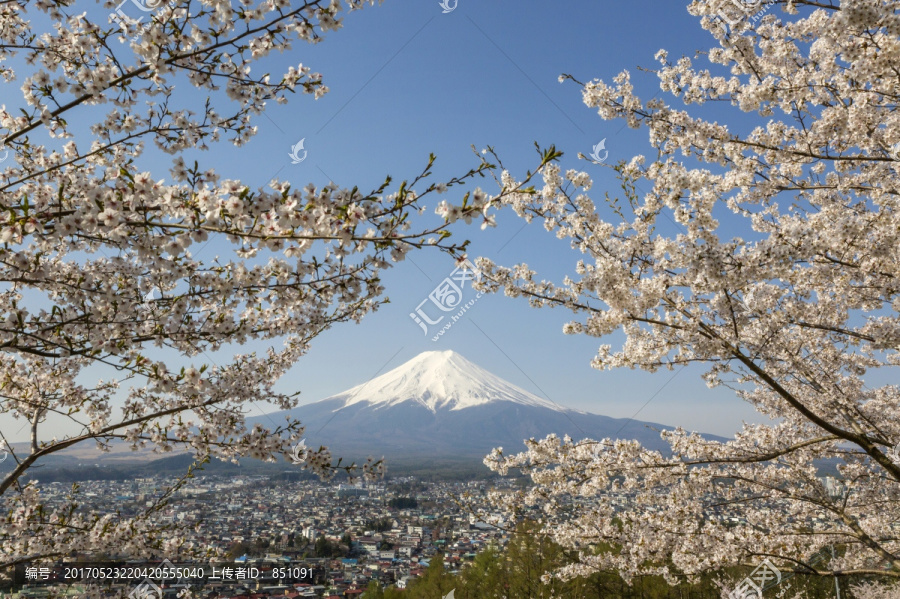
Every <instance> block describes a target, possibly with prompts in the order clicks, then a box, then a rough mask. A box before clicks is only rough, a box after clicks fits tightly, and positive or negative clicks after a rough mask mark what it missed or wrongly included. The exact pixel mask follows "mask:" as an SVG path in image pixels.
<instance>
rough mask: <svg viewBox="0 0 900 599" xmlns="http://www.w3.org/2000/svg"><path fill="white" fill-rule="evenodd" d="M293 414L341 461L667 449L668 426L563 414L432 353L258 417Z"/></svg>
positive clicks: (466, 364)
mask: <svg viewBox="0 0 900 599" xmlns="http://www.w3.org/2000/svg"><path fill="white" fill-rule="evenodd" d="M285 414H289V415H290V416H291V417H293V418H297V419H299V420H300V421H301V422H302V423H303V424H304V425H305V426H306V440H307V445H310V446H318V445H326V446H328V447H329V448H330V449H331V450H332V453H333V454H334V455H340V456H344V457H347V458H352V459H358V458H359V457H364V456H366V455H369V454H371V455H377V456H381V455H385V456H416V455H418V456H423V457H424V456H429V457H435V456H454V457H463V456H467V457H483V456H484V455H486V454H487V453H489V452H490V451H491V449H493V448H494V447H503V448H504V451H506V452H507V453H509V452H517V451H521V450H522V449H524V445H523V441H524V440H525V439H527V438H530V437H534V438H538V439H539V438H543V437H545V436H547V435H548V434H550V433H556V434H557V435H559V436H560V437H561V436H563V435H566V434H568V435H570V436H572V437H573V438H575V439H581V438H584V437H591V438H595V439H600V438H604V437H616V438H633V439H638V440H640V441H641V442H642V443H644V444H645V445H646V446H647V447H650V448H654V449H661V450H662V449H665V448H666V446H665V444H663V443H662V442H661V441H660V439H659V433H658V432H656V431H654V430H651V428H649V427H653V428H656V429H660V428H663V425H659V424H653V423H647V422H640V421H634V420H628V419H618V418H609V417H607V416H600V415H597V414H589V413H586V412H580V411H577V410H570V409H565V408H562V407H560V406H558V405H556V404H555V403H553V402H551V401H548V400H545V399H542V398H540V397H538V396H536V395H534V394H532V393H529V392H527V391H525V390H523V389H521V388H519V387H516V386H515V385H513V384H511V383H509V382H507V381H504V380H503V379H501V378H500V377H497V376H496V375H494V374H491V373H490V372H488V371H486V370H484V369H483V368H481V367H479V366H477V365H475V364H473V363H472V362H470V361H468V360H466V359H465V358H463V357H462V356H460V355H459V354H457V353H455V352H452V351H442V352H425V353H422V354H420V355H418V356H416V357H415V358H413V359H412V360H410V361H409V362H406V363H405V364H403V365H401V366H399V367H398V368H395V369H394V370H391V371H390V372H388V373H386V374H383V375H381V376H379V377H376V378H374V379H372V380H371V381H369V382H367V383H364V384H362V385H358V386H356V387H353V388H351V389H348V390H347V391H345V392H343V393H339V394H337V395H334V396H332V397H329V398H326V399H323V400H321V401H318V402H315V403H311V404H307V405H304V406H300V407H298V408H295V409H294V410H290V411H289V412H280V413H277V414H273V415H270V416H269V417H256V418H252V419H249V420H250V421H251V422H260V423H262V424H265V423H266V422H267V421H268V420H269V418H271V420H273V421H276V422H277V421H282V420H284V415H285Z"/></svg>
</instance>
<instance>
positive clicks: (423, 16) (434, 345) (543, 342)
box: [12, 0, 759, 441]
mask: <svg viewBox="0 0 900 599" xmlns="http://www.w3.org/2000/svg"><path fill="white" fill-rule="evenodd" d="M686 5H687V1H686V0H678V1H673V2H660V1H658V0H656V1H653V2H650V1H645V0H639V1H632V2H620V3H613V2H605V1H600V2H598V1H586V0H575V1H570V2H562V3H558V4H550V5H548V4H547V3H545V2H540V3H539V2H536V1H534V0H526V1H523V2H517V3H511V2H498V1H495V0H479V1H477V2H476V1H475V0H459V2H458V4H457V5H456V8H455V9H454V10H453V11H452V12H450V13H447V14H444V13H443V12H442V8H441V6H440V5H439V2H438V0H415V1H413V0H387V1H386V2H384V4H383V5H381V6H375V7H367V8H366V9H364V10H361V11H358V12H354V13H351V14H348V15H345V21H344V27H343V29H341V30H339V31H337V32H331V33H329V34H328V35H327V36H326V38H325V40H324V41H323V42H322V43H320V44H318V45H306V44H295V47H294V48H293V50H292V51H290V52H287V53H284V54H282V55H276V56H273V57H270V58H269V59H267V61H266V63H265V64H262V65H260V67H259V68H260V69H261V70H262V71H263V72H265V70H268V71H269V72H272V73H281V72H283V71H284V70H286V68H287V67H288V66H289V65H296V64H297V63H299V62H302V63H303V64H304V65H307V66H310V67H311V68H312V70H313V71H318V72H321V73H323V75H324V82H325V84H326V85H328V86H329V88H330V90H331V91H330V93H328V94H326V95H325V96H324V97H323V98H321V99H319V100H318V101H316V100H313V98H312V97H311V96H308V95H297V96H293V97H292V98H291V99H290V102H289V103H288V104H287V105H277V104H274V103H273V104H272V105H270V106H269V109H268V110H267V111H266V114H265V115H264V116H261V117H258V118H257V120H256V122H255V124H256V125H257V126H258V127H259V133H258V135H257V136H256V137H255V138H254V139H253V140H252V141H251V142H250V143H249V144H248V145H246V146H244V147H242V148H235V147H233V146H230V145H229V144H227V143H221V144H219V145H217V146H214V147H213V148H211V150H210V151H209V152H205V153H200V154H199V155H197V156H196V157H197V158H198V159H199V160H200V162H201V165H202V166H204V167H205V168H209V167H215V168H216V169H217V170H218V171H219V173H220V174H222V175H223V176H225V177H227V178H233V179H240V180H243V181H244V182H246V183H247V184H249V185H250V186H251V187H257V186H262V185H265V184H266V183H267V182H268V181H270V180H271V179H272V178H273V177H277V178H278V179H282V180H288V181H291V182H292V184H293V185H294V186H299V187H302V186H304V185H306V184H307V183H309V182H313V183H315V184H316V185H319V186H321V185H324V184H326V183H328V182H330V181H334V182H336V183H337V184H339V185H340V186H342V187H352V186H354V185H357V186H359V187H360V188H361V189H364V190H365V189H372V188H375V187H377V186H378V185H379V184H380V183H381V182H382V181H383V179H384V177H385V175H387V174H390V175H392V176H393V177H394V179H395V181H397V182H399V181H400V180H402V179H405V178H412V177H414V176H415V175H416V174H418V173H419V172H420V171H421V169H422V168H423V167H424V165H425V164H426V163H427V159H428V155H429V153H434V154H436V155H437V163H436V167H435V168H434V173H435V180H446V179H448V178H450V177H452V176H455V175H461V174H463V173H465V172H466V171H467V170H468V169H469V168H472V167H473V166H475V165H476V159H475V157H474V156H473V155H472V151H471V146H472V145H474V146H475V147H476V148H478V149H481V148H484V147H486V146H488V145H491V146H493V147H494V148H495V149H496V150H497V152H498V153H499V155H500V156H501V158H502V159H503V161H504V164H505V165H506V166H507V167H508V168H509V169H510V170H511V171H512V172H513V174H514V175H517V176H520V177H521V176H522V175H524V173H525V171H526V170H527V169H533V168H534V167H535V165H536V163H537V155H536V153H535V150H534V142H538V143H539V144H540V145H541V146H545V147H546V146H549V145H550V144H555V145H556V146H557V147H558V148H559V149H560V150H562V151H563V152H565V156H564V157H563V159H562V166H563V168H577V169H584V170H587V171H588V172H589V173H591V175H592V176H593V178H594V188H593V190H592V192H591V195H592V197H595V198H602V196H603V194H604V192H605V191H607V190H609V191H610V192H611V193H613V194H614V193H616V192H617V191H618V187H619V182H618V181H617V180H616V179H615V177H614V176H612V173H611V171H610V169H608V168H605V167H603V166H599V165H594V164H591V163H589V162H586V161H581V160H578V158H577V157H576V156H577V154H578V153H579V152H582V153H584V154H588V153H590V151H591V148H592V146H593V145H594V144H596V143H598V142H599V141H600V140H601V139H605V140H606V149H607V150H608V151H609V157H608V159H607V163H614V162H616V161H618V160H627V159H630V158H631V157H632V156H633V155H636V154H646V155H653V150H652V148H650V146H649V143H648V141H647V132H646V131H645V130H630V129H627V128H626V127H625V126H624V123H622V122H619V121H603V120H602V119H600V118H599V116H597V114H596V112H595V110H593V109H590V108H588V107H586V106H585V105H584V104H583V103H582V99H581V92H580V88H579V87H578V86H577V85H575V84H573V83H571V82H568V83H565V84H560V83H559V82H558V80H557V79H558V77H559V75H560V74H561V73H570V74H572V75H573V76H575V77H576V78H577V79H579V80H582V81H587V80H590V79H593V78H602V79H604V80H610V79H611V78H612V77H613V76H615V75H616V74H617V73H618V72H620V71H621V70H623V69H628V70H629V71H630V72H631V73H632V81H633V83H634V85H635V87H636V90H637V92H638V94H639V95H640V96H641V97H642V98H643V99H649V98H650V97H652V96H654V95H655V94H657V92H658V90H659V87H658V83H657V80H656V78H655V77H654V76H653V75H652V74H648V73H642V72H640V71H639V69H638V67H639V66H643V67H648V68H654V67H655V66H656V64H657V63H656V61H655V60H654V58H653V56H654V54H655V53H656V52H657V51H658V50H659V49H660V48H666V49H667V50H668V51H669V56H670V58H671V59H673V60H674V59H677V58H678V57H680V56H681V55H683V54H685V55H689V56H693V55H694V53H695V51H696V50H698V49H708V48H710V47H711V46H712V45H713V42H714V40H713V38H712V37H711V36H710V35H709V34H708V33H707V32H705V31H703V30H702V29H701V28H700V26H699V23H698V21H697V20H696V19H695V18H693V17H691V16H690V15H689V14H688V13H687V10H686ZM94 10H96V11H97V14H98V15H101V13H103V12H104V11H105V10H106V9H103V8H101V7H99V5H98V6H97V7H95V9H94ZM101 16H102V15H101ZM201 99H202V98H201ZM706 110H707V113H706V114H712V115H713V118H715V119H718V120H720V121H721V120H725V119H732V120H729V122H734V123H736V124H737V125H739V126H741V127H744V126H746V125H747V124H748V123H750V122H751V121H750V120H749V119H747V117H746V116H745V115H743V114H742V113H740V112H739V111H737V109H735V108H731V107H728V106H725V107H720V106H716V107H712V108H706ZM710 110H715V113H712V112H710ZM220 112H221V111H220ZM301 139H303V140H304V147H305V149H306V151H307V152H308V154H307V157H306V159H305V160H304V161H303V162H301V163H300V164H291V159H290V157H289V152H290V151H291V147H292V146H293V145H294V144H296V143H297V142H298V141H299V140H301ZM192 157H193V156H192ZM141 160H142V162H144V163H145V164H146V166H147V168H148V170H151V171H152V172H153V173H154V176H155V178H163V177H165V174H166V170H167V167H168V165H169V161H170V157H165V156H158V155H154V154H153V153H152V152H148V153H147V154H146V155H145V156H144V157H142V158H141ZM478 184H480V185H481V186H482V187H483V188H484V189H485V190H486V191H488V192H493V191H496V187H495V186H494V184H493V182H492V181H491V180H488V179H485V180H481V181H480V182H479V183H478ZM463 194H464V190H462V189H461V188H455V189H454V191H451V192H448V194H447V197H448V199H452V200H453V199H455V200H459V199H460V198H461V197H462V195H463ZM437 200H438V198H436V197H434V198H432V200H431V202H432V205H431V206H430V207H429V211H428V212H429V213H431V212H432V211H433V207H434V204H435V203H436V201H437ZM431 218H436V217H434V216H433V215H432V216H431ZM674 226H675V225H672V227H673V228H674ZM663 232H664V233H674V232H675V231H674V229H673V230H670V231H663ZM455 236H456V237H458V238H459V239H460V240H461V239H463V238H470V239H472V242H473V243H472V246H471V248H470V253H469V255H470V256H471V257H473V258H474V257H476V256H479V255H484V256H488V257H491V258H493V259H494V260H496V261H497V262H499V263H503V264H506V265H513V264H516V263H519V262H527V263H528V264H529V265H530V266H532V267H533V268H535V269H536V270H537V271H538V272H539V273H540V274H541V275H542V276H544V277H546V278H550V279H553V280H555V281H560V280H561V278H562V277H563V276H564V275H565V274H566V273H568V272H570V271H571V269H572V268H573V266H574V263H575V261H576V260H577V259H578V257H579V256H577V255H575V254H573V253H572V252H571V251H570V250H569V249H568V247H567V244H566V243H564V242H560V241H559V240H557V239H556V238H555V237H554V236H553V235H550V234H548V233H547V232H546V231H544V229H543V227H542V226H541V225H540V224H539V223H533V224H531V225H527V226H526V225H525V223H524V221H523V220H520V219H517V218H516V217H515V216H514V215H513V214H511V213H504V214H501V216H500V217H499V218H498V227H497V228H495V229H488V230H486V231H481V230H480V229H479V228H478V227H477V226H472V227H468V228H466V227H461V228H458V229H455ZM203 252H204V254H215V253H216V252H217V248H216V247H215V245H214V244H211V245H210V246H209V247H208V248H206V249H204V250H203ZM195 254H196V252H195ZM198 257H201V258H211V257H212V256H211V255H203V254H201V255H199V256H198ZM452 269H453V263H452V260H451V259H450V258H449V257H447V256H446V255H443V254H439V253H438V252H433V251H423V252H418V253H413V254H412V255H410V257H409V258H408V259H407V260H406V261H405V262H403V263H401V264H399V265H398V266H396V267H395V268H393V269H390V270H389V271H388V272H387V273H386V274H385V276H384V282H385V285H386V288H387V295H388V296H389V297H390V299H391V303H390V304H389V305H387V306H384V307H382V308H381V309H380V310H379V311H378V312H376V313H375V314H372V315H370V316H368V317H367V318H366V319H365V320H364V321H363V323H362V324H360V325H355V324H352V323H350V324H345V325H340V326H337V327H335V328H333V329H332V330H330V331H328V332H327V333H325V334H324V335H322V336H320V337H319V338H317V339H316V340H315V341H314V344H313V347H312V350H311V351H310V353H309V354H308V355H307V356H306V357H304V358H303V359H302V360H301V362H300V363H298V364H297V365H296V367H294V368H293V369H292V370H291V372H290V373H289V374H288V375H287V376H286V377H285V378H284V379H283V380H282V381H281V382H280V383H279V385H278V387H277V388H278V390H280V391H285V392H290V393H293V392H296V391H301V392H302V395H301V401H302V402H303V403H306V402H311V401H316V400H319V399H323V398H325V397H327V396H329V395H332V394H335V393H338V392H340V391H342V390H344V389H346V388H348V387H351V386H354V385H357V384H360V383H362V382H365V381H366V380H368V379H370V378H373V377H374V376H377V375H379V374H382V373H384V372H386V371H388V370H390V369H392V368H394V367H396V366H399V365H400V364H402V363H403V362H405V361H407V360H409V359H411V358H412V357H414V356H415V355H417V354H418V353H420V352H422V351H427V350H446V349H452V350H454V351H457V352H459V353H461V354H462V355H464V356H465V357H467V358H468V359H469V360H472V361H473V362H476V363H478V364H479V365H481V366H482V367H484V368H486V369H488V370H490V371H492V372H494V373H496V374H497V375H499V376H501V377H503V378H505V379H507V380H509V381H510V382H513V383H515V384H517V385H519V386H521V387H523V388H525V389H527V390H529V391H531V392H533V393H535V394H537V395H539V396H542V397H546V398H547V399H550V400H551V401H554V402H556V403H558V404H560V405H562V406H568V407H573V408H577V409H582V410H587V411H591V412H594V413H600V414H606V415H609V416H614V417H632V416H634V417H636V418H637V419H639V420H648V421H654V422H660V423H664V424H669V425H680V426H684V427H685V428H688V429H691V430H699V431H704V432H710V433H716V434H721V435H723V436H730V435H731V434H733V433H734V431H736V430H738V429H739V428H740V426H741V421H742V420H748V421H752V420H757V419H758V418H759V416H758V415H757V414H756V412H755V411H753V410H752V408H750V407H749V406H748V405H747V404H744V403H743V402H741V401H740V400H738V399H736V398H735V397H734V396H733V394H732V393H731V392H730V391H728V390H727V389H718V390H709V389H707V388H706V386H705V384H704V383H703V382H702V380H701V379H700V378H699V374H700V372H701V370H700V369H688V370H685V371H683V372H679V373H674V374H673V373H672V372H669V371H661V372H659V373H656V374H648V373H645V372H643V371H630V370H624V371H615V372H599V371H596V370H593V369H591V368H590V365H589V364H590V361H591V359H592V358H593V357H594V355H595V352H596V350H597V347H598V345H600V344H601V343H605V342H609V340H599V339H592V338H587V337H584V336H565V335H563V334H562V325H563V324H564V323H565V322H567V321H568V320H569V317H570V316H571V315H570V314H569V313H567V312H563V311H560V310H535V309H533V308H530V307H529V306H528V305H527V302H525V301H523V300H519V299H510V298H506V297H504V296H502V295H489V296H484V297H482V298H480V299H479V300H478V302H477V303H476V304H475V305H474V306H472V308H471V309H470V310H469V311H468V312H466V314H465V315H464V317H463V318H462V319H461V321H460V322H458V323H456V324H454V326H453V327H452V328H451V329H450V330H448V331H447V332H446V333H445V334H444V335H443V336H441V337H440V338H439V340H438V341H432V336H433V335H432V334H431V333H430V334H428V335H425V334H423V332H422V330H421V329H420V328H419V327H418V326H416V324H415V323H414V322H413V320H412V319H411V318H410V317H409V314H410V312H412V311H414V310H415V308H416V306H417V305H419V304H420V302H422V301H423V300H425V299H426V298H427V297H428V294H429V293H430V292H431V291H432V290H433V289H434V288H435V285H436V284H437V283H438V282H439V281H441V280H442V279H443V278H444V277H446V276H447V275H448V274H449V273H450V271H451V270H452ZM472 297H474V294H473V293H472V292H470V291H469V292H467V294H466V297H465V300H469V299H471V298H472ZM432 313H433V310H432ZM248 349H258V350H261V349H263V346H261V345H254V346H252V347H250V348H242V349H241V351H247V350H248ZM214 359H216V360H220V359H221V360H225V359H227V356H224V355H222V356H214ZM257 410H258V408H256V407H254V408H253V413H254V415H255V414H258V411H257ZM16 428H18V427H14V428H13V431H15V429H16ZM64 432H65V431H59V434H64ZM18 436H19V435H17V436H13V437H12V440H14V441H19V440H22V439H20V438H17V437H18Z"/></svg>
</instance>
